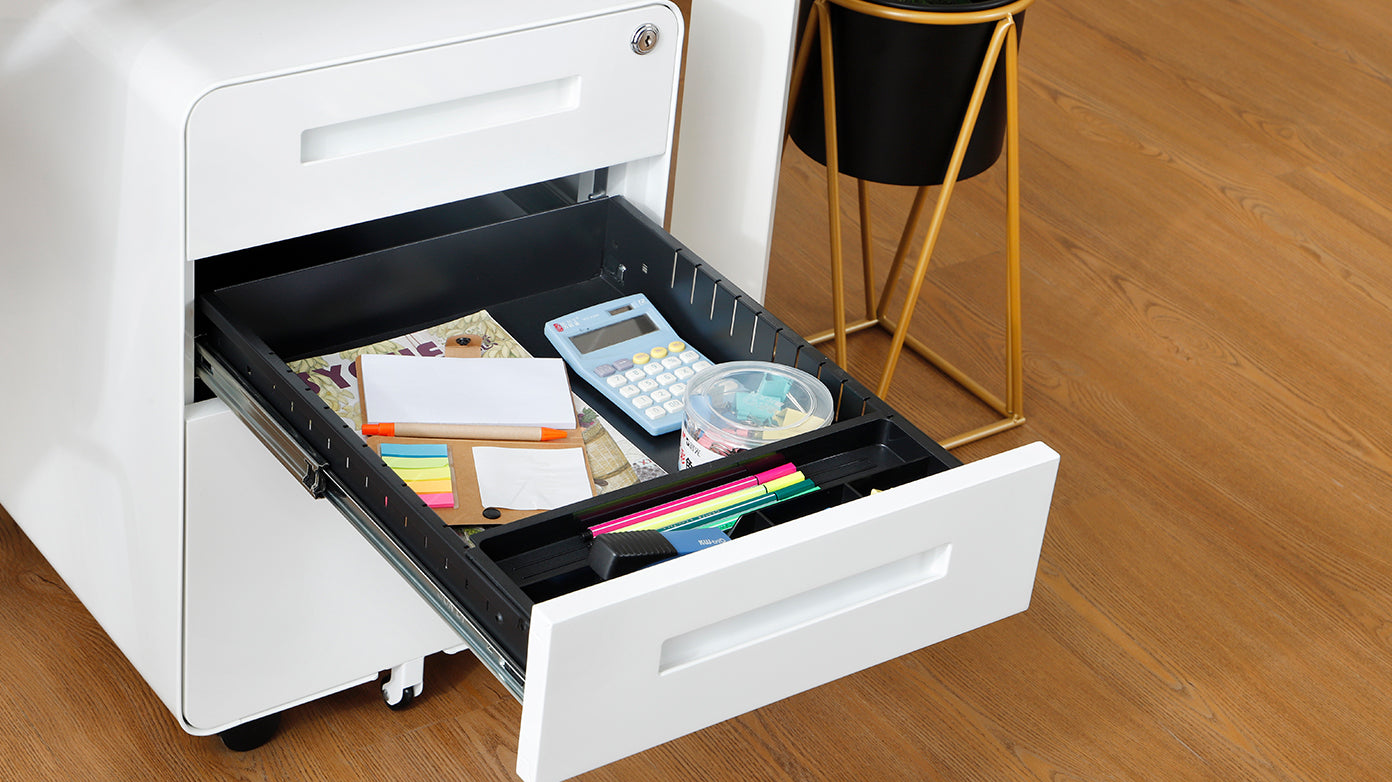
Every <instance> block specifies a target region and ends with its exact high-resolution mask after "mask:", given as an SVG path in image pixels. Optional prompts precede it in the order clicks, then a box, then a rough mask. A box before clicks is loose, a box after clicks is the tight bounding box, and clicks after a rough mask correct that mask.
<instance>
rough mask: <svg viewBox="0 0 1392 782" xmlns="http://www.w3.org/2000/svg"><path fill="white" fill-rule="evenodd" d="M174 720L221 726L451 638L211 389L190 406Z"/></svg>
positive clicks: (455, 641)
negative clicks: (179, 699)
mask: <svg viewBox="0 0 1392 782" xmlns="http://www.w3.org/2000/svg"><path fill="white" fill-rule="evenodd" d="M187 432H188V475H187V481H188V517H187V534H186V543H187V546H186V559H187V563H188V567H187V573H188V574H187V587H186V603H185V614H186V633H185V648H184V668H185V675H186V680H185V681H186V685H185V703H184V713H183V717H184V720H185V722H186V723H187V727H188V728H190V729H192V730H193V731H194V732H209V731H214V730H221V729H223V728H225V727H227V726H229V725H231V724H236V723H238V722H242V721H245V720H247V719H250V718H253V717H256V716H259V715H260V714H263V713H265V712H268V711H275V710H278V709H279V708H281V707H284V706H287V705H292V704H294V703H298V702H300V701H303V700H306V699H308V698H310V697H311V696H314V695H317V694H320V693H327V692H332V691H334V690H337V689H341V688H343V687H345V686H350V685H352V684H354V683H357V682H359V681H362V680H363V679H364V678H367V677H372V676H375V675H376V674H377V673H378V672H379V671H383V670H386V669H387V668H390V667H392V666H394V665H398V664H400V663H402V662H404V661H406V660H410V659H413V658H417V657H423V656H425V655H428V654H432V653H434V652H437V651H440V650H441V649H445V648H451V647H454V646H457V645H459V644H460V643H462V641H461V640H460V638H459V636H458V635H457V634H456V633H455V632H454V631H453V630H451V629H449V627H448V626H447V625H445V623H444V621H443V620H442V619H440V617H439V616H438V615H437V614H436V613H435V612H434V611H433V610H432V609H431V608H429V607H428V606H427V605H426V604H425V603H424V602H423V601H422V600H421V599H420V598H419V597H418V596H417V595H416V593H415V591H414V590H412V589H411V587H410V586H408V585H407V584H406V582H405V581H403V580H402V579H401V577H400V576H399V575H398V574H397V572H396V571H395V570H394V569H393V568H392V567H391V566H390V565H388V564H387V562H386V561H385V560H383V559H382V557H381V556H380V555H379V554H378V553H377V552H376V550H374V549H373V548H372V547H371V546H370V545H369V544H368V543H367V541H366V540H364V539H363V538H362V536H361V535H360V534H359V533H358V532H357V530H355V529H354V528H353V527H352V525H351V524H350V523H349V522H348V521H347V520H346V519H344V518H343V516H341V515H340V514H339V513H338V511H337V510H335V509H334V507H333V506H332V505H330V504H329V503H328V502H327V501H324V500H315V499H314V498H312V497H310V496H309V494H308V493H307V492H306V491H305V490H304V489H303V488H302V487H301V486H300V485H299V484H298V483H297V482H296V481H295V479H294V478H293V477H292V476H291V475H290V474H289V473H288V472H286V470H285V468H284V467H282V466H281V464H280V462H278V461H276V459H275V458H274V457H273V456H271V454H270V453H269V452H267V451H266V448H265V446H263V445H262V444H261V443H260V442H259V441H258V440H257V439H256V438H255V436H254V435H252V433H251V431H250V430H249V429H247V428H246V426H245V425H244V424H243V423H242V422H241V421H240V420H238V419H237V417H236V416H235V415H233V414H232V412H231V411H229V410H228V409H227V407H226V406H225V405H224V404H223V403H222V402H221V401H218V400H211V401H208V402H200V403H198V404H196V405H192V406H190V407H189V415H188V425H187Z"/></svg>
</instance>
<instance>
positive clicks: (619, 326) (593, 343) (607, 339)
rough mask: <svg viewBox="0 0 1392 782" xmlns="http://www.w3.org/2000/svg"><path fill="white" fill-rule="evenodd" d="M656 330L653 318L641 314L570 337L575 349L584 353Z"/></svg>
mask: <svg viewBox="0 0 1392 782" xmlns="http://www.w3.org/2000/svg"><path fill="white" fill-rule="evenodd" d="M654 331H657V325H656V324H655V323H653V322H652V318H649V317H648V316H647V315H639V316H638V317H636V318H629V319H627V320H621V321H619V322H618V323H611V324H609V325H608V326H601V327H599V328H597V329H595V330H594V331H587V332H585V333H584V334H577V335H575V336H573V337H571V338H570V342H571V344H572V345H574V346H575V349H576V350H578V351H580V352H581V353H582V354H584V353H593V352H595V351H596V350H600V349H603V348H607V347H609V346H610V345H617V344H619V343H620V342H627V341H628V340H630V339H633V338H634V337H641V336H643V335H644V334H651V333H653V332H654Z"/></svg>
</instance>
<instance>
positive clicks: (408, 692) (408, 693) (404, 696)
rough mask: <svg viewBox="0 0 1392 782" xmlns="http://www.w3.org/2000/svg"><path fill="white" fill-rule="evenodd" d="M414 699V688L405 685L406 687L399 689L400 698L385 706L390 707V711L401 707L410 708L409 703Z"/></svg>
mask: <svg viewBox="0 0 1392 782" xmlns="http://www.w3.org/2000/svg"><path fill="white" fill-rule="evenodd" d="M415 700H416V688H415V687H407V688H406V689H404V690H402V691H401V700H399V701H397V702H396V703H388V704H387V708H388V709H391V710H392V711H401V710H403V709H407V708H410V706H411V703H412V702H414V701H415Z"/></svg>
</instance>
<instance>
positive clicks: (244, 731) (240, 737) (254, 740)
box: [218, 713, 280, 752]
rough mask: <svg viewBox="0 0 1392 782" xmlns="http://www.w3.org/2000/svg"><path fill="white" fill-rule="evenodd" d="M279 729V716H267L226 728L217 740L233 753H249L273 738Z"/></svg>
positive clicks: (277, 714)
mask: <svg viewBox="0 0 1392 782" xmlns="http://www.w3.org/2000/svg"><path fill="white" fill-rule="evenodd" d="M279 727H280V714H279V713H276V714H268V715H266V716H265V717H261V718H259V719H254V720H252V721H251V722H244V723H242V724H241V725H238V726H236V727H235V728H228V729H227V730H224V731H223V732H221V733H219V734H218V738H220V739H222V744H223V746H225V747H227V748H228V749H230V750H232V751H233V752H249V751H251V750H253V749H256V748H257V747H259V746H261V745H262V744H265V743H266V742H268V741H270V740H271V739H272V738H274V737H275V734H276V730H277V729H278V728H279Z"/></svg>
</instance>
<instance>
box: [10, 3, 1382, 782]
mask: <svg viewBox="0 0 1392 782" xmlns="http://www.w3.org/2000/svg"><path fill="white" fill-rule="evenodd" d="M1380 5H1381V4H1379V3H1371V2H1351V1H1350V0H1262V1H1261V2H1258V0H1221V1H1220V2H1214V1H1213V0H1167V1H1166V2H1140V0H1116V1H1115V2H1106V3H1097V2H1084V0H1040V1H1039V3H1038V4H1037V5H1036V6H1035V7H1034V8H1033V9H1032V10H1031V11H1030V12H1029V19H1028V25H1027V29H1026V33H1025V39H1024V48H1023V76H1022V79H1023V84H1022V107H1023V114H1024V141H1023V156H1024V177H1023V182H1024V214H1025V217H1024V247H1025V268H1026V271H1025V278H1024V304H1025V314H1026V332H1025V349H1026V354H1027V355H1026V367H1027V377H1026V386H1027V392H1026V393H1027V396H1026V404H1027V407H1026V413H1027V414H1028V416H1029V420H1028V423H1027V424H1026V425H1025V426H1024V427H1022V428H1020V429H1016V430H1013V431H1011V432H1009V433H1006V434H1003V435H999V436H997V437H994V438H991V439H988V440H986V441H983V442H981V443H978V444H974V445H970V446H967V447H964V448H962V449H959V451H958V453H959V455H960V456H961V457H962V458H964V459H966V460H973V459H977V458H980V457H982V456H985V455H988V454H991V453H995V452H999V451H1003V450H1006V449H1008V448H1010V447H1012V446H1015V445H1018V444H1022V443H1025V442H1029V441H1033V440H1043V441H1044V442H1046V443H1048V444H1050V445H1051V446H1052V447H1053V448H1055V449H1056V450H1058V451H1059V452H1060V453H1061V454H1062V456H1063V460H1062V468H1061V472H1060V475H1059V482H1058V488H1057V494H1056V497H1055V501H1054V506H1053V512H1052V515H1051V517H1050V520H1049V531H1048V535H1047V537H1046V540H1045V542H1044V551H1043V561H1042V563H1041V566H1040V569H1039V577H1038V582H1037V588H1036V590H1035V593H1034V600H1033V604H1032V606H1031V608H1030V610H1029V611H1028V612H1027V613H1025V614H1022V615H1019V616H1016V617H1013V618H1010V619H1007V620H1005V621H1002V622H999V623H997V624H995V625H992V626H990V627H987V628H984V629H982V630H979V631H976V632H973V633H969V634H967V635H965V636H962V637H959V638H955V639H952V640H950V641H947V642H945V643H942V644H939V645H937V646H935V647H932V648H930V649H926V650H923V651H921V652H919V653H916V654H912V655H909V656H907V657H904V658H901V659H899V660H896V661H893V662H891V663H887V664H885V665H881V666H879V667H877V668H874V669H872V670H869V671H866V672H864V673H861V674H858V675H855V676H851V677H848V678H846V679H843V680H841V681H838V682H835V683H833V684H831V685H828V686H826V687H823V688H821V689H819V690H816V691H814V692H811V693H807V694H804V695H801V696H798V697H794V698H791V699H789V700H787V701H784V702H781V703H778V704H775V705H773V706H770V707H767V708H764V709H761V710H759V711H757V712H754V713H752V714H749V715H746V716H744V717H741V718H738V719H735V720H732V721H729V722H727V723H724V724H721V725H718V726H716V727H713V728H710V729H708V730H705V731H702V732H700V733H698V734H695V735H693V736H689V737H687V738H685V739H681V740H679V741H676V742H673V743H672V744H669V745H667V746H665V747H661V748H658V749H655V750H651V751H649V752H646V753H643V754H641V755H639V756H637V757H634V758H630V759H628V760H625V761H622V762H619V763H616V764H613V765H612V766H609V767H607V768H604V769H601V770H599V771H597V772H594V773H592V774H590V775H588V776H586V777H585V779H588V780H596V781H598V780H644V781H648V780H656V779H692V780H696V779H700V780H716V779H729V780H736V779H738V780H744V779H758V780H842V779H873V780H910V779H911V780H920V779H921V780H944V781H951V782H957V781H960V780H1167V781H1173V780H1223V781H1224V782H1228V781H1231V780H1248V779H1250V780H1312V781H1313V780H1321V781H1323V780H1377V779H1386V778H1388V775H1389V773H1392V772H1389V769H1392V697H1389V693H1392V518H1389V517H1390V516H1392V513H1390V512H1389V510H1390V509H1392V476H1390V475H1389V474H1390V473H1392V425H1389V423H1388V420H1387V415H1388V412H1389V406H1390V405H1389V394H1388V391H1387V387H1388V385H1389V384H1390V383H1392V350H1389V346H1392V333H1390V332H1392V206H1389V204H1392V134H1390V132H1392V47H1389V46H1388V45H1387V41H1388V40H1392V21H1390V20H1389V16H1388V15H1387V14H1386V13H1385V9H1382V8H1381V7H1380ZM1002 181H1003V180H1002V179H1001V177H1000V171H999V167H997V169H996V170H993V171H992V172H989V173H988V174H986V175H983V176H981V177H978V178H977V179H973V180H970V181H968V182H966V183H963V184H962V185H961V187H960V189H959V193H958V196H957V199H956V201H955V202H954V205H953V209H952V211H951V213H950V215H949V226H948V229H947V230H946V232H945V234H944V237H943V240H942V242H941V246H940V249H939V253H938V258H939V263H938V268H937V270H936V271H935V272H934V276H933V280H934V282H935V286H934V289H933V290H931V291H929V292H928V293H926V294H925V296H924V298H923V302H924V304H923V306H921V307H920V312H919V316H918V318H917V320H916V323H915V325H916V327H917V328H916V329H915V332H916V333H919V334H921V335H922V336H923V337H924V338H925V339H929V340H931V341H932V342H934V343H935V344H938V345H941V346H944V350H945V352H949V353H951V354H952V355H954V356H957V357H960V360H961V361H962V362H963V363H964V364H967V365H969V366H973V367H977V371H978V372H979V373H980V374H982V375H984V376H985V377H986V378H988V379H990V382H991V383H993V384H996V385H999V384H1000V383H1001V382H1002V381H1001V379H1000V378H1001V377H1002V373H1001V371H1000V369H999V362H997V361H994V360H993V359H992V357H993V355H994V354H993V351H994V350H996V349H998V346H999V344H1000V341H1001V335H1000V329H999V328H998V326H996V325H995V323H996V321H998V319H999V318H998V313H999V312H1000V311H1001V296H1000V294H999V289H1000V288H1001V285H1002V283H1001V280H1002V275H1001V271H1000V270H1001V259H1002V252H1001V242H1002V237H1003V232H1002V231H1001V229H1000V224H1001V223H1000V215H1001V211H1000V209H1001V183H1002ZM847 184H848V187H849V186H850V184H849V183H847ZM822 192H823V191H822V170H821V169H820V168H819V167H817V166H815V165H812V164H809V163H808V162H807V161H806V160H805V158H803V157H802V156H801V154H800V153H798V152H797V151H796V150H793V149H791V148H790V151H789V153H788V156H787V159H786V163H785V168H784V172H783V177H782V184H781V190H780V200H779V211H778V218H777V228H776V235H775V243H774V256H775V257H774V260H773V267H772V273H771V277H772V279H771V282H770V285H769V293H768V297H767V299H768V302H769V304H770V305H771V307H772V308H773V309H774V310H775V311H776V312H780V313H781V314H782V315H783V316H784V318H785V319H786V320H788V321H789V322H790V323H791V324H792V325H794V326H796V327H798V328H799V329H803V330H808V331H810V330H815V329H817V328H821V327H823V326H825V325H827V324H828V323H829V315H828V314H827V304H826V302H827V301H828V297H827V294H826V286H825V280H826V276H825V275H826V272H825V267H826V260H825V258H826V244H825V241H826V240H825V236H826V227H825V217H824V214H823V210H824V206H823V202H822V200H821V199H822ZM875 193H876V195H877V197H878V199H879V200H878V202H877V203H878V204H879V207H878V210H879V211H878V212H877V218H878V222H879V224H880V225H881V226H882V230H881V231H880V233H881V234H883V236H882V237H881V239H880V243H881V264H880V265H881V268H883V266H884V265H885V263H884V261H885V259H886V256H887V254H888V244H889V237H890V236H891V235H892V234H894V233H895V230H894V229H893V228H892V227H890V225H891V221H893V220H895V219H898V217H899V216H901V215H902V214H903V212H904V210H905V208H906V205H907V199H908V193H907V192H905V191H904V190H902V189H894V188H876V190H875ZM847 208H848V213H849V211H851V210H853V209H854V202H853V199H848V203H847ZM847 245H848V247H851V248H853V247H854V240H853V239H852V238H850V237H848V240H847ZM852 257H854V255H853V256H852ZM712 260H714V261H716V262H717V263H718V259H712ZM809 278H810V279H811V280H812V281H813V284H808V283H807V280H808V279H809ZM854 289H855V288H853V290H854ZM855 300H856V299H855V298H854V296H853V297H852V301H855ZM885 341H886V340H885V339H884V338H883V337H881V336H878V335H874V334H867V335H864V336H862V337H857V338H855V339H854V340H853V342H852V346H853V350H854V360H853V366H854V367H855V370H856V372H857V374H858V375H860V376H861V378H862V380H866V381H867V382H868V379H869V378H870V376H872V375H873V373H874V366H875V360H876V357H877V356H879V355H881V351H883V349H884V343H885ZM889 401H890V402H891V403H893V404H894V405H896V406H898V407H900V408H902V409H904V410H905V411H908V412H909V414H910V415H911V416H912V417H913V418H914V419H915V420H916V421H917V422H918V423H919V424H920V425H921V426H922V427H923V428H925V430H926V431H928V432H929V433H930V434H934V435H937V436H946V435H948V434H951V433H952V432H954V431H956V430H959V429H964V428H967V427H969V426H972V425H975V424H978V423H984V422H985V420H986V419H987V418H989V415H988V414H987V412H986V411H985V410H984V409H983V408H981V407H980V406H979V405H977V404H975V403H973V402H970V401H968V400H967V398H966V397H965V396H964V395H963V394H962V393H961V392H960V391H959V390H957V389H955V388H954V387H953V386H951V385H950V384H948V383H944V382H940V381H938V380H937V379H935V376H934V374H933V373H932V372H929V371H927V370H925V369H923V367H922V366H921V365H920V364H919V363H918V362H916V361H914V360H909V359H906V360H905V362H903V364H902V365H901V369H900V373H899V375H898V378H897V380H896V382H895V385H894V388H893V389H892V390H891V392H890V394H889ZM0 573H2V574H3V581H2V582H0V625H2V626H3V628H4V629H3V632H0V683H3V685H4V687H5V690H6V691H7V692H8V693H9V694H8V697H6V698H4V699H3V701H0V779H6V780H11V779H13V780H66V779H106V780H126V779H129V780H151V779H195V778H199V779H201V778H227V779H242V780H306V779H308V780H315V779H323V780H415V779H451V780H453V779H459V780H464V779H468V780H485V779H487V780H492V779H497V780H506V779H511V778H512V775H511V769H512V766H513V763H514V757H513V749H514V747H515V745H516V744H515V742H516V730H517V724H518V718H519V713H520V708H519V706H518V705H517V704H516V703H515V702H514V701H512V700H511V698H510V697H509V696H508V695H507V694H506V693H505V692H504V691H503V690H502V688H501V687H499V686H498V685H497V684H495V683H493V682H492V681H491V679H490V677H489V675H488V674H487V673H486V672H484V671H483V670H482V669H481V668H480V667H479V666H478V665H477V664H475V663H474V662H473V660H472V659H471V658H470V657H469V656H468V655H459V656H458V657H453V658H445V657H441V658H439V659H435V658H432V660H431V662H430V663H429V665H428V668H427V676H428V681H427V691H426V696H425V697H424V698H423V699H421V700H420V701H419V702H417V703H416V704H415V706H413V707H412V708H411V709H409V710H407V711H404V712H401V713H393V712H390V711H388V710H387V709H386V708H385V707H384V706H383V705H382V702H381V698H380V696H379V695H378V694H377V693H376V688H375V687H373V686H371V685H367V686H363V687H358V688H355V689H353V690H350V691H347V692H345V693H342V694H340V695H337V696H333V697H330V698H326V699H323V700H321V701H318V702H315V703H312V704H309V705H307V706H303V707H300V708H296V709H293V710H291V711H290V712H289V713H288V714H286V716H285V718H284V723H283V725H282V735H281V736H280V737H279V738H277V739H276V740H275V741H274V742H272V743H271V744H270V745H268V746H266V747H264V748H262V749H260V750H256V751H253V752H249V753H245V754H241V755H237V754H233V753H231V752H228V751H227V750H225V749H224V748H223V747H222V745H221V744H220V743H219V742H218V741H216V740H215V739H195V738H191V737H188V736H185V735H183V734H182V733H181V732H180V731H179V730H178V729H177V728H176V727H175V724H174V721H173V719H172V718H171V717H170V716H169V714H168V713H167V712H166V711H165V709H164V707H163V706H162V705H160V704H159V703H158V702H157V701H156V699H155V698H154V696H153V695H152V694H151V693H150V691H149V690H148V689H147V688H146V687H145V686H144V685H143V683H142V682H141V681H140V680H139V678H138V677H137V676H136V675H135V673H134V672H133V670H132V669H131V668H130V666H129V665H128V664H127V663H126V662H125V660H124V658H123V657H121V655H120V654H119V653H118V652H117V651H116V650H115V648H114V647H113V646H112V645H111V643H110V641H108V640H107V638H106V637H105V636H104V635H103V634H102V632H101V631H100V630H99V628H98V627H97V626H96V625H95V623H94V622H93V621H92V619H91V618H90V617H89V616H88V615H87V613H86V612H85V611H84V610H83V609H82V607H81V606H80V605H79V604H78V603H77V602H76V601H75V600H74V598H73V597H72V596H71V594H70V593H69V592H68V591H67V590H66V589H65V588H64V586H63V585H62V583H61V582H60V581H59V580H58V579H57V578H56V577H55V575H54V574H53V572H52V571H51V570H50V569H49V568H48V567H47V565H46V564H44V563H43V561H42V560H41V559H40V558H39V557H38V556H37V554H36V553H35V550H34V548H33V547H32V546H31V545H30V544H29V543H28V541H27V540H26V539H25V538H24V536H23V535H22V533H20V532H19V531H18V529H17V528H16V527H15V525H14V524H13V522H11V521H9V520H8V518H5V519H2V520H0Z"/></svg>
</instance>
